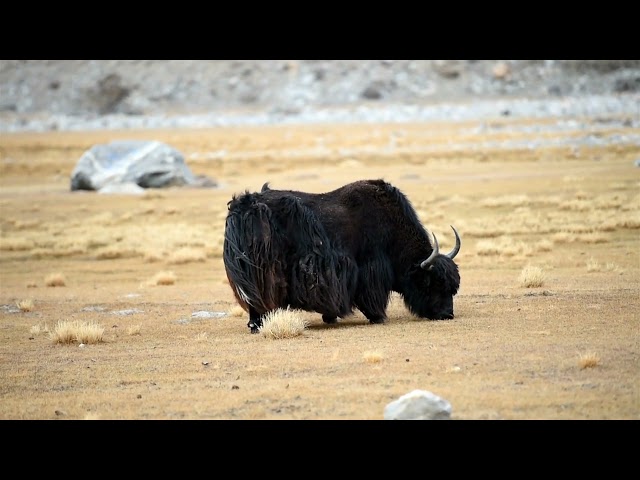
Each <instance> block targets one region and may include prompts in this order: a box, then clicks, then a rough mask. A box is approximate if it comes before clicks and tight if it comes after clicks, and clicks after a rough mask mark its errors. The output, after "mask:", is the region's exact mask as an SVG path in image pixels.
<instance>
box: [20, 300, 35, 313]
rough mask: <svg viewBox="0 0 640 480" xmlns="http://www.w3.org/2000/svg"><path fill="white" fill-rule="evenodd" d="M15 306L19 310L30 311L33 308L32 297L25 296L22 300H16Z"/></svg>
mask: <svg viewBox="0 0 640 480" xmlns="http://www.w3.org/2000/svg"><path fill="white" fill-rule="evenodd" d="M16 306H17V307H18V308H19V309H20V311H21V312H30V311H32V310H33V299H31V298H25V299H24V300H18V301H17V302H16Z"/></svg>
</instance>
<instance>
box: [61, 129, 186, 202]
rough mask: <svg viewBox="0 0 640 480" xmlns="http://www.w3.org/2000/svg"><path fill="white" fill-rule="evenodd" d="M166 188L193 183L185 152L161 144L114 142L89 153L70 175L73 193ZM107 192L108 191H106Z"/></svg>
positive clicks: (95, 148)
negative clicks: (117, 188) (132, 188)
mask: <svg viewBox="0 0 640 480" xmlns="http://www.w3.org/2000/svg"><path fill="white" fill-rule="evenodd" d="M132 183H133V184H135V185H137V186H139V187H142V188H163V187H169V186H182V185H189V184H193V183H194V176H193V174H192V173H191V171H190V170H189V168H188V167H187V166H186V164H185V161H184V157H183V155H182V153H180V152H179V151H177V150H176V149H174V148H172V147H170V146H169V145H166V144H164V143H161V142H155V141H149V142H147V141H134V140H124V141H114V142H111V143H108V144H98V145H94V146H93V147H91V148H90V149H89V150H88V151H86V152H85V153H84V154H83V155H82V157H80V160H79V161H78V163H77V164H76V167H75V168H74V170H73V172H72V173H71V190H72V191H74V190H102V191H103V192H104V191H105V190H104V189H105V188H115V187H114V186H118V187H119V188H125V189H131V187H130V186H128V187H122V185H127V184H132ZM106 191H108V190H106Z"/></svg>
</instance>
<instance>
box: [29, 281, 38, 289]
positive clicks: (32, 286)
mask: <svg viewBox="0 0 640 480" xmlns="http://www.w3.org/2000/svg"><path fill="white" fill-rule="evenodd" d="M27 288H38V284H37V283H36V282H34V281H30V282H27Z"/></svg>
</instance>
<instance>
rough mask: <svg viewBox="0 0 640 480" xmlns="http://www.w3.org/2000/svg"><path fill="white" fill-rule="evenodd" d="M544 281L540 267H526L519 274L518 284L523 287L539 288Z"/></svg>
mask: <svg viewBox="0 0 640 480" xmlns="http://www.w3.org/2000/svg"><path fill="white" fill-rule="evenodd" d="M544 280H545V278H544V272H543V270H542V268H540V267H536V266H533V265H527V266H526V267H524V268H523V269H522V271H521V272H520V284H521V285H522V286H523V287H526V288H533V287H541V286H543V285H544Z"/></svg>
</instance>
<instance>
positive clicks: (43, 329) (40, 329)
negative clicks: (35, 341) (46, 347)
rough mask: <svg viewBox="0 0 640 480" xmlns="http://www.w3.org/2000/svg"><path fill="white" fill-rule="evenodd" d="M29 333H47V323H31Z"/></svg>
mask: <svg viewBox="0 0 640 480" xmlns="http://www.w3.org/2000/svg"><path fill="white" fill-rule="evenodd" d="M29 333H30V334H31V335H39V334H41V333H49V325H47V324H46V323H44V324H41V323H38V324H37V325H33V326H32V327H31V328H30V329H29Z"/></svg>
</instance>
